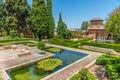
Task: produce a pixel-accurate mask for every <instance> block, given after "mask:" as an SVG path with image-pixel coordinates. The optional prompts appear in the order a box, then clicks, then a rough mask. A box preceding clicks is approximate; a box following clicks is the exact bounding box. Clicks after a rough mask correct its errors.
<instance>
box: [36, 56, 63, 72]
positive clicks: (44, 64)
mask: <svg viewBox="0 0 120 80" xmlns="http://www.w3.org/2000/svg"><path fill="white" fill-rule="evenodd" d="M60 65H62V61H61V60H59V59H55V58H48V59H45V60H41V61H39V62H38V63H37V64H36V67H37V68H39V69H44V70H45V71H52V70H54V69H55V68H56V67H57V66H60Z"/></svg>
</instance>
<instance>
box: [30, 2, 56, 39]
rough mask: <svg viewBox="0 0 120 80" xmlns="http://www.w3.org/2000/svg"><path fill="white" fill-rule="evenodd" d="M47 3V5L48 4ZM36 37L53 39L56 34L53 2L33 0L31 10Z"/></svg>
mask: <svg viewBox="0 0 120 80" xmlns="http://www.w3.org/2000/svg"><path fill="white" fill-rule="evenodd" d="M46 3H47V4H46ZM31 20H32V24H33V32H34V36H35V37H36V36H38V38H39V40H41V39H42V38H46V37H47V38H51V37H53V35H54V34H53V33H54V26H55V25H54V19H53V16H52V0H47V2H46V0H33V4H32V10H31Z"/></svg>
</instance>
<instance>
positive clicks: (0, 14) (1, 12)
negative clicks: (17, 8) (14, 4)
mask: <svg viewBox="0 0 120 80" xmlns="http://www.w3.org/2000/svg"><path fill="white" fill-rule="evenodd" d="M5 16H6V11H5V8H4V4H3V1H2V0H0V36H2V31H3V30H4V28H5Z"/></svg>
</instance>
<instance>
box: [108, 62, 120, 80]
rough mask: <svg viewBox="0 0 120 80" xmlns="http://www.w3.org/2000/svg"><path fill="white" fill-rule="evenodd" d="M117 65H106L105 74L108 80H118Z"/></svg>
mask: <svg viewBox="0 0 120 80" xmlns="http://www.w3.org/2000/svg"><path fill="white" fill-rule="evenodd" d="M116 66H117V65H110V64H107V65H106V73H107V75H108V77H109V79H110V80H119V79H120V78H119V74H118V72H117V67H116Z"/></svg>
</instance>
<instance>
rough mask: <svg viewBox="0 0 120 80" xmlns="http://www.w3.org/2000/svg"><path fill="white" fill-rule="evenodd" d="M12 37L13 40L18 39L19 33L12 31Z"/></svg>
mask: <svg viewBox="0 0 120 80" xmlns="http://www.w3.org/2000/svg"><path fill="white" fill-rule="evenodd" d="M10 36H11V38H15V37H18V32H17V31H15V30H12V31H10Z"/></svg>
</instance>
